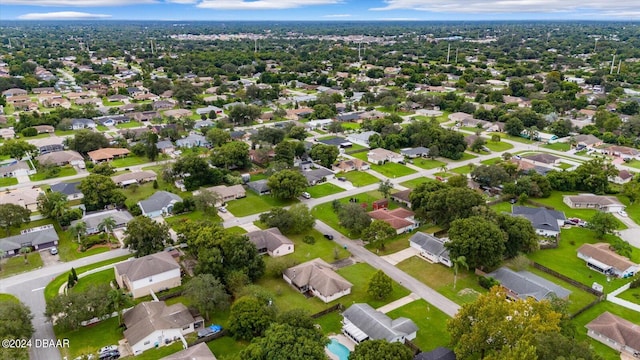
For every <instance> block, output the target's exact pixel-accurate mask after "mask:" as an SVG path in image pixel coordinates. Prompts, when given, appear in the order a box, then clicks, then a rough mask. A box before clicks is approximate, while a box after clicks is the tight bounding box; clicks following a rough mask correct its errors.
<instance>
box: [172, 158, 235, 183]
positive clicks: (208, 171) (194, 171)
mask: <svg viewBox="0 0 640 360" xmlns="http://www.w3.org/2000/svg"><path fill="white" fill-rule="evenodd" d="M172 175H173V176H177V177H182V178H183V179H184V186H185V188H186V189H187V190H188V191H192V190H196V189H197V188H199V187H201V186H204V185H219V184H221V183H222V180H223V173H222V171H221V170H220V169H212V168H211V166H209V163H208V162H207V160H205V159H203V158H201V157H200V156H198V155H196V154H188V155H185V156H182V157H181V158H179V159H178V160H177V161H176V162H175V163H173V168H172Z"/></svg>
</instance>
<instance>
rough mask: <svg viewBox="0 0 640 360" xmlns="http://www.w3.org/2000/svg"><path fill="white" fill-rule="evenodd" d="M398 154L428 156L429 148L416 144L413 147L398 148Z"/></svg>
mask: <svg viewBox="0 0 640 360" xmlns="http://www.w3.org/2000/svg"><path fill="white" fill-rule="evenodd" d="M400 154H402V155H404V156H406V157H408V158H410V159H415V158H417V157H426V156H429V149H427V148H426V147H422V146H418V147H414V148H406V149H402V150H400Z"/></svg>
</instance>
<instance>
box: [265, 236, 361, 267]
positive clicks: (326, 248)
mask: <svg viewBox="0 0 640 360" xmlns="http://www.w3.org/2000/svg"><path fill="white" fill-rule="evenodd" d="M307 235H310V236H313V238H314V239H315V240H316V242H315V243H314V244H307V243H305V242H304V241H302V239H303V238H304V237H305V236H307ZM287 237H288V238H289V239H291V241H293V243H294V245H295V251H294V252H293V254H289V255H286V257H285V258H286V259H293V260H294V261H296V262H297V263H303V262H305V261H309V260H312V259H315V258H321V259H322V260H324V261H326V262H328V263H332V262H334V261H336V260H340V259H344V258H346V257H349V252H348V251H347V250H345V249H343V248H342V247H341V246H339V245H337V244H336V243H335V242H333V241H331V240H328V239H325V237H324V236H323V235H322V234H321V233H320V232H319V231H318V230H315V229H311V230H310V231H308V232H307V233H305V234H297V235H288V236H287ZM336 255H337V257H336ZM270 260H271V258H265V261H267V262H268V261H270Z"/></svg>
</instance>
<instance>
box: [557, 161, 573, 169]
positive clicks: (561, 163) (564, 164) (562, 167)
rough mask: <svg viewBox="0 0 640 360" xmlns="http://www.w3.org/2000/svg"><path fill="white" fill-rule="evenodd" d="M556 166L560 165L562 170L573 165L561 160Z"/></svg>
mask: <svg viewBox="0 0 640 360" xmlns="http://www.w3.org/2000/svg"><path fill="white" fill-rule="evenodd" d="M556 167H559V168H560V169H562V170H566V169H569V168H572V167H573V165H571V164H567V163H564V162H560V164H558V165H556Z"/></svg>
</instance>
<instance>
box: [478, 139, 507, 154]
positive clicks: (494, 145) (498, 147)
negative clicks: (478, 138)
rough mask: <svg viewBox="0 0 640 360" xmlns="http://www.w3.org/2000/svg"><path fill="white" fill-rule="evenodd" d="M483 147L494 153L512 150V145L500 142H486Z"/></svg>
mask: <svg viewBox="0 0 640 360" xmlns="http://www.w3.org/2000/svg"><path fill="white" fill-rule="evenodd" d="M485 146H486V147H487V148H488V149H489V150H491V151H495V152H501V151H507V150H511V149H513V145H511V144H509V143H507V142H502V141H498V142H496V141H491V140H488V141H487V143H486V144H485Z"/></svg>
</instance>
